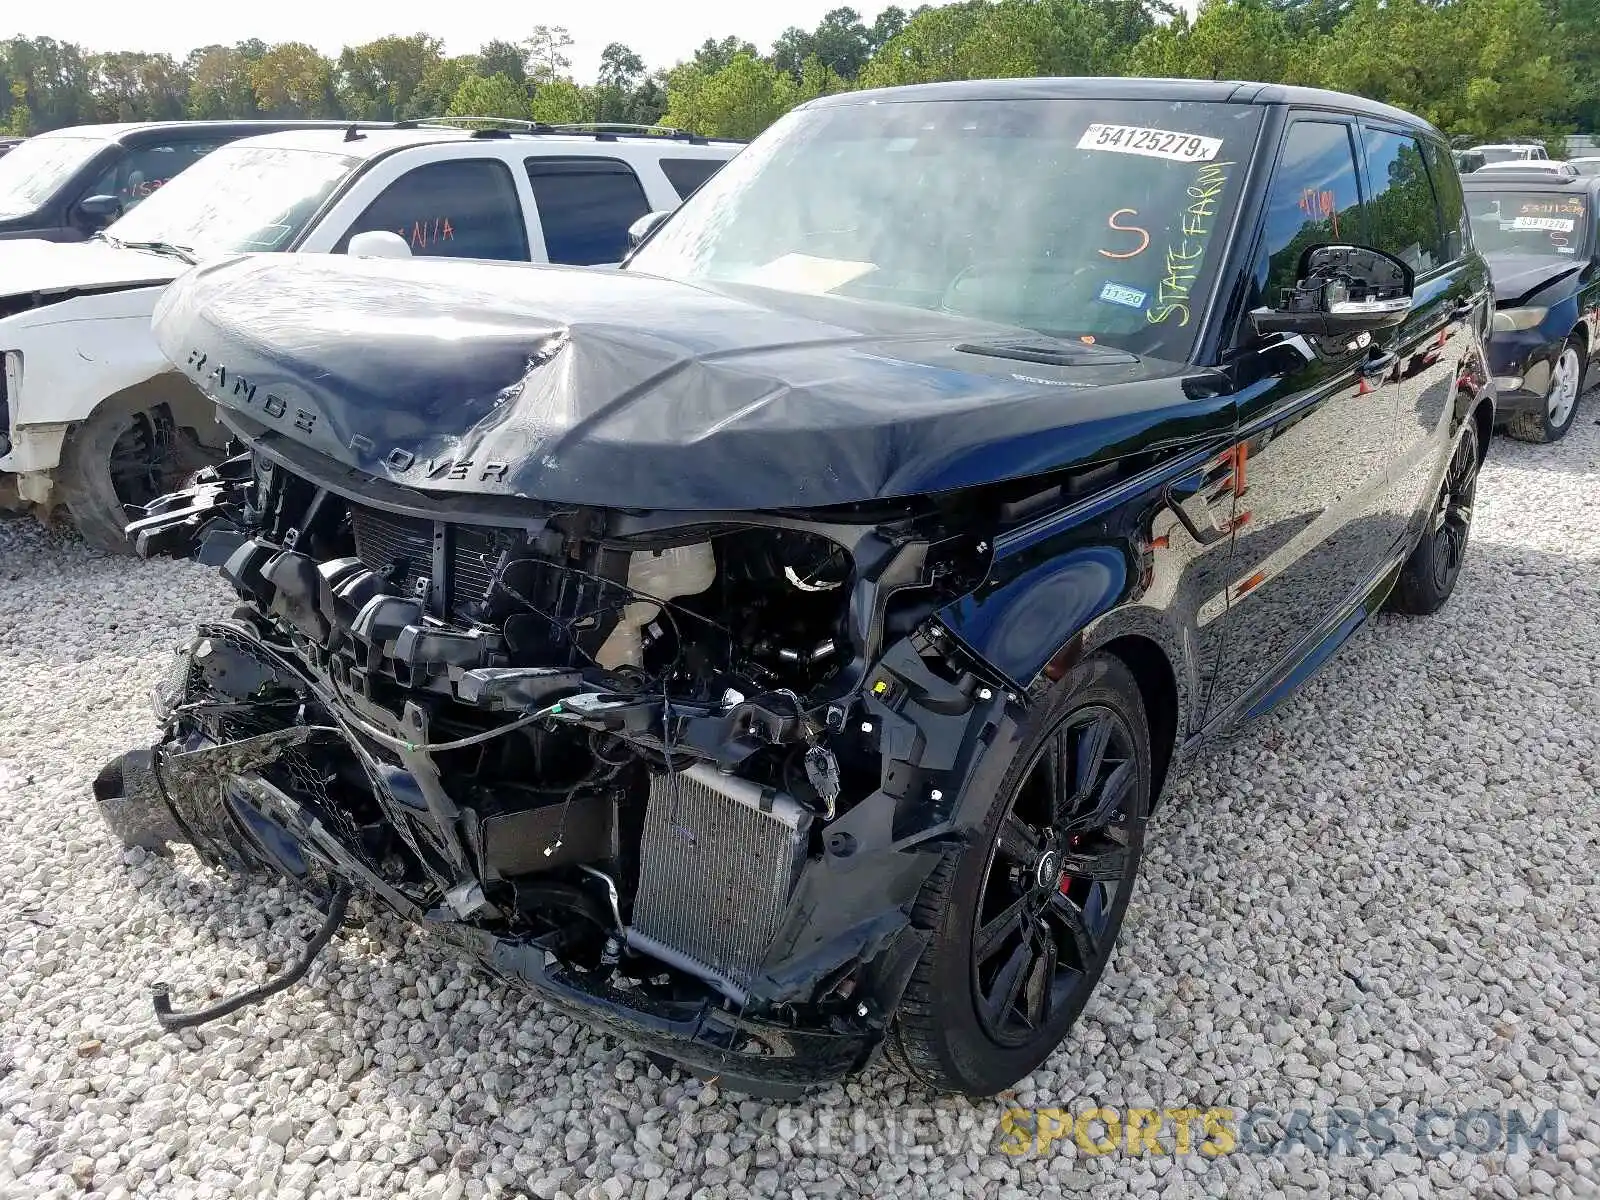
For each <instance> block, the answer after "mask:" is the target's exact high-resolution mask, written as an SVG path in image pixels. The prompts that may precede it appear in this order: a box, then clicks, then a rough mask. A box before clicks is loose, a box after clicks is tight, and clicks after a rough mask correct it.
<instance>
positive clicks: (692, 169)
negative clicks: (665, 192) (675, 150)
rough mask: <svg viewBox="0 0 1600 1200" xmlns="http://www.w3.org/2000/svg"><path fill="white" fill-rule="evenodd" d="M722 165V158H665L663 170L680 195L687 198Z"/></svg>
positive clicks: (662, 164) (662, 165)
mask: <svg viewBox="0 0 1600 1200" xmlns="http://www.w3.org/2000/svg"><path fill="white" fill-rule="evenodd" d="M721 166H722V160H721V159H720V158H663V159H662V160H661V172H662V174H664V175H665V176H666V177H667V182H668V183H670V184H671V185H672V187H673V190H674V191H676V192H677V193H678V195H679V196H680V197H682V198H683V199H685V200H687V199H688V198H689V193H691V192H693V191H694V190H695V189H696V188H698V187H699V186H700V185H701V184H702V183H704V182H705V181H706V180H708V179H710V178H711V177H712V176H713V175H715V174H716V173H717V171H718V169H719V168H720V167H721Z"/></svg>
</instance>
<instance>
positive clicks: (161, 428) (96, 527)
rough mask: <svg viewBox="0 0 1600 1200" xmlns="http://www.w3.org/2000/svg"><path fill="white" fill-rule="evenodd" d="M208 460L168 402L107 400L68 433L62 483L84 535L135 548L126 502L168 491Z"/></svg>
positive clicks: (109, 545)
mask: <svg viewBox="0 0 1600 1200" xmlns="http://www.w3.org/2000/svg"><path fill="white" fill-rule="evenodd" d="M204 462H205V458H204V455H203V454H201V453H200V449H199V446H198V443H194V442H193V441H192V439H191V438H190V437H188V436H187V434H186V432H185V431H184V430H182V429H180V428H178V425H177V422H176V421H175V420H174V419H173V415H172V410H171V409H170V408H168V406H167V405H165V404H158V405H156V406H155V407H154V408H150V409H140V410H136V411H133V412H129V411H127V410H125V409H124V410H119V409H117V408H116V407H115V406H114V405H108V404H103V405H101V406H100V407H99V408H97V409H95V411H94V412H93V413H91V414H90V415H89V419H88V420H86V421H84V422H83V424H81V425H79V426H77V427H76V428H75V429H73V430H72V431H71V432H70V433H69V434H68V435H67V440H66V444H65V445H64V446H63V447H62V449H61V465H60V466H59V467H58V468H57V469H56V488H57V492H58V495H59V497H60V500H61V503H62V504H64V505H65V506H66V509H67V512H68V513H70V514H71V516H72V521H73V524H74V525H76V526H77V527H78V532H79V533H81V534H82V535H83V540H84V541H86V542H88V543H89V544H90V545H91V546H93V547H95V548H96V549H98V550H105V551H107V552H109V553H111V554H131V553H132V552H133V548H132V547H131V546H130V545H129V544H128V540H127V538H126V537H125V536H124V535H123V530H124V529H125V528H126V526H127V523H128V516H127V512H126V509H125V506H127V505H144V504H148V503H149V502H150V501H152V500H154V499H155V498H156V497H158V496H162V495H165V494H166V493H167V492H170V491H172V490H173V489H174V488H175V487H177V486H178V485H179V484H180V483H181V482H182V480H183V478H184V477H185V476H186V475H187V474H188V473H189V472H191V471H193V470H194V469H196V468H197V467H198V466H200V465H203V463H204Z"/></svg>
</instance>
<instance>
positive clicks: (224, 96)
mask: <svg viewBox="0 0 1600 1200" xmlns="http://www.w3.org/2000/svg"><path fill="white" fill-rule="evenodd" d="M184 70H185V71H186V73H187V74H188V76H189V96H188V110H189V116H191V117H193V118H195V119H196V120H201V121H206V120H212V121H215V120H223V119H225V118H228V117H249V116H254V115H255V113H256V93H255V84H254V82H253V81H252V79H251V77H250V59H249V58H247V57H246V54H245V51H244V50H243V49H241V48H240V47H238V46H205V47H202V48H201V49H199V50H191V51H190V52H189V57H188V58H186V59H185V60H184Z"/></svg>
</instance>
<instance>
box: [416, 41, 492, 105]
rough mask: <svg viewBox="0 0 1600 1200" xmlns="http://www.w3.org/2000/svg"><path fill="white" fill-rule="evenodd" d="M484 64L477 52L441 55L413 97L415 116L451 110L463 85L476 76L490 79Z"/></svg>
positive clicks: (489, 73) (429, 69)
mask: <svg viewBox="0 0 1600 1200" xmlns="http://www.w3.org/2000/svg"><path fill="white" fill-rule="evenodd" d="M492 74H493V72H485V71H484V69H483V63H482V61H481V60H480V59H479V58H478V56H477V55H475V54H460V55H457V56H456V57H455V58H441V59H440V60H439V61H438V62H436V63H434V64H433V65H432V66H431V67H429V68H428V70H427V73H426V74H425V75H423V77H422V82H421V83H420V84H419V85H418V86H417V93H416V95H415V96H414V97H412V109H413V114H412V115H414V116H418V117H438V116H443V115H444V114H446V113H447V112H449V111H450V104H451V101H453V100H454V99H455V98H456V93H457V92H459V91H460V90H461V85H462V84H463V83H465V82H466V81H467V80H468V79H469V78H470V77H472V76H474V75H482V76H484V77H485V78H488V77H489V76H490V75H492Z"/></svg>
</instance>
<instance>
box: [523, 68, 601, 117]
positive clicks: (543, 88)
mask: <svg viewBox="0 0 1600 1200" xmlns="http://www.w3.org/2000/svg"><path fill="white" fill-rule="evenodd" d="M528 111H529V113H530V114H531V115H532V117H533V119H534V120H535V121H542V122H544V123H545V124H546V125H576V124H577V123H579V122H580V121H586V120H588V119H589V112H588V105H587V104H586V103H585V102H584V98H583V92H582V91H580V90H579V89H578V85H577V84H575V83H573V82H572V80H570V79H552V80H550V82H549V83H541V84H540V85H539V88H538V90H537V91H535V92H534V93H533V103H532V104H531V105H530V106H529V110H528Z"/></svg>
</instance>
